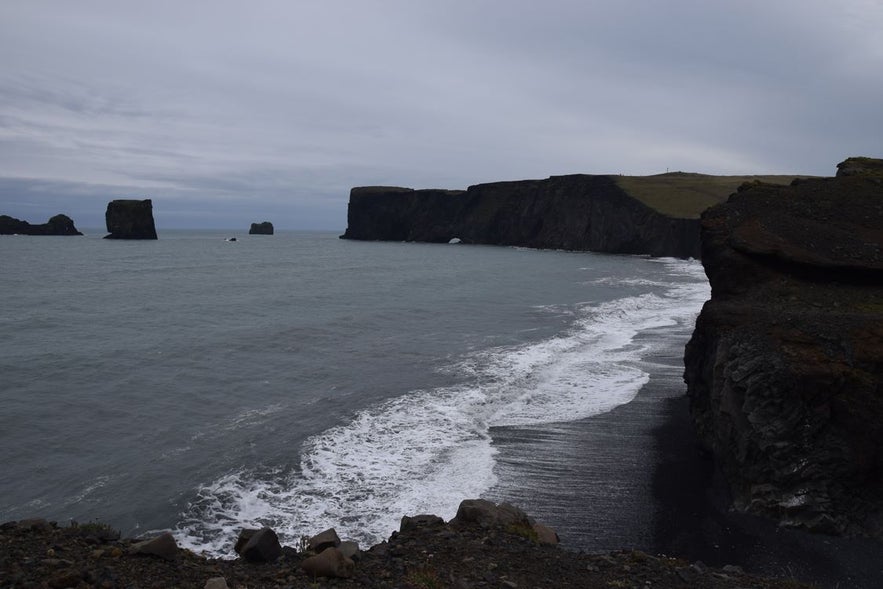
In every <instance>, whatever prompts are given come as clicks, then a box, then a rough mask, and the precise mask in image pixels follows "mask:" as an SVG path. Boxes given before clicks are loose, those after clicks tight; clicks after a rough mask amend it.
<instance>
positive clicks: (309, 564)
mask: <svg viewBox="0 0 883 589" xmlns="http://www.w3.org/2000/svg"><path fill="white" fill-rule="evenodd" d="M300 566H301V568H302V569H303V570H304V572H305V573H307V574H308V575H312V576H313V577H329V578H339V579H346V578H349V577H352V576H353V570H354V569H355V563H354V562H353V561H352V560H350V559H349V558H347V557H345V556H344V555H343V553H342V552H341V551H340V550H338V549H337V548H335V547H333V546H332V547H329V548H326V549H325V550H323V551H322V552H321V553H319V554H317V555H316V556H311V557H309V558H307V559H305V560H304V561H303V562H302V563H301V565H300Z"/></svg>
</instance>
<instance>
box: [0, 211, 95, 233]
mask: <svg viewBox="0 0 883 589" xmlns="http://www.w3.org/2000/svg"><path fill="white" fill-rule="evenodd" d="M15 234H18V235H82V233H80V232H79V231H77V228H76V227H74V222H73V220H72V219H71V218H70V217H68V216H67V215H55V216H54V217H52V218H50V219H49V221H48V222H46V223H43V224H42V225H31V224H30V223H28V222H27V221H20V220H18V219H15V218H13V217H10V216H8V215H0V235H15Z"/></svg>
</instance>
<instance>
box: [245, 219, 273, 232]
mask: <svg viewBox="0 0 883 589" xmlns="http://www.w3.org/2000/svg"><path fill="white" fill-rule="evenodd" d="M248 234H249V235H273V224H272V223H270V222H269V221H264V222H263V223H252V224H251V227H250V228H249V230H248Z"/></svg>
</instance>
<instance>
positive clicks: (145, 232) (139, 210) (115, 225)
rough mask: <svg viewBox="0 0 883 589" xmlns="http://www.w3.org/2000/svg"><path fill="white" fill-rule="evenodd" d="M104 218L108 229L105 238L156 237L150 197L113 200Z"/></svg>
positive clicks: (108, 205)
mask: <svg viewBox="0 0 883 589" xmlns="http://www.w3.org/2000/svg"><path fill="white" fill-rule="evenodd" d="M104 219H105V223H106V224H107V231H108V235H105V236H104V238H105V239H156V226H155V224H154V221H153V202H152V201H151V200H150V199H145V200H132V199H120V200H112V201H110V202H109V203H108V204H107V211H106V212H105V214H104Z"/></svg>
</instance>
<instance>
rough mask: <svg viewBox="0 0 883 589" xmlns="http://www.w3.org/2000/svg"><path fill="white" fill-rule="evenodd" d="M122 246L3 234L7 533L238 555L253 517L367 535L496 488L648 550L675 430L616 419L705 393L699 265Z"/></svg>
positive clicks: (1, 514)
mask: <svg viewBox="0 0 883 589" xmlns="http://www.w3.org/2000/svg"><path fill="white" fill-rule="evenodd" d="M87 233H89V232H87ZM102 235H103V233H101V232H98V231H95V232H91V233H90V234H88V235H86V236H84V237H25V236H2V237H0V260H2V262H0V264H2V266H0V267H2V282H0V293H2V296H0V333H2V340H0V404H2V410H0V465H2V471H3V476H2V477H0V521H6V520H12V519H20V518H25V517H45V518H48V519H51V520H56V521H59V523H67V522H69V521H70V520H76V521H79V522H88V521H93V520H100V521H102V522H106V523H109V524H111V525H112V526H114V527H116V528H117V529H119V530H120V531H121V532H122V533H123V534H124V535H127V536H131V535H137V534H144V533H148V532H151V531H156V530H171V531H172V532H173V533H174V534H175V536H176V538H177V540H178V542H179V544H180V545H182V546H186V547H188V548H191V549H193V550H196V551H201V552H205V553H206V554H210V555H215V556H226V557H232V556H234V554H233V553H232V545H233V542H234V540H235V538H236V535H237V534H238V531H239V530H240V529H241V528H244V527H260V526H263V525H269V526H271V527H273V528H274V529H275V530H276V531H277V532H278V533H279V534H280V536H281V540H282V541H283V543H288V544H291V545H296V544H297V541H298V539H299V538H300V537H301V536H304V535H311V534H315V533H317V532H319V531H322V530H324V529H326V528H328V527H334V528H335V529H336V530H337V532H338V534H340V535H341V537H347V538H352V539H355V540H357V541H359V542H360V543H362V544H363V545H370V544H374V543H377V542H379V541H381V540H383V539H385V538H386V537H388V536H389V534H390V533H391V532H392V531H393V530H395V529H397V528H398V525H399V520H400V518H401V516H402V515H415V514H418V513H432V514H436V515H440V516H442V517H443V518H445V519H449V518H451V517H453V516H454V514H455V513H456V509H457V506H458V504H459V503H460V501H461V500H462V499H465V498H475V497H486V498H489V499H492V500H495V501H504V500H506V501H511V502H514V503H516V504H518V505H519V506H521V507H522V508H524V509H525V510H526V511H527V512H528V513H530V514H532V515H534V516H535V517H537V518H538V519H540V520H542V521H545V522H546V523H549V524H550V525H552V526H553V527H556V529H558V531H559V534H560V535H561V537H562V542H563V543H564V544H565V545H566V546H569V547H571V548H576V549H586V550H610V549H616V548H621V547H624V546H630V547H641V546H647V545H648V544H649V543H650V539H649V536H648V535H649V534H651V533H652V530H653V526H654V521H653V520H654V518H655V517H658V514H656V512H655V511H654V508H653V507H652V498H651V497H650V490H649V488H650V486H651V483H652V477H653V476H654V473H653V465H654V463H655V460H656V457H657V454H658V453H659V449H658V448H656V447H655V446H654V443H653V436H652V435H651V434H650V432H649V429H650V428H651V427H653V426H654V424H657V425H658V423H657V422H658V420H657V421H653V420H652V419H650V420H649V421H648V422H647V424H646V429H647V430H648V431H647V435H629V436H623V435H621V434H622V432H623V431H626V430H628V431H635V427H645V426H643V425H640V424H639V425H637V426H636V425H635V423H632V424H630V425H628V428H626V424H625V422H624V421H617V420H618V419H619V418H618V417H617V416H618V415H619V414H620V413H617V412H621V413H622V414H623V415H626V413H627V412H624V411H623V408H629V407H631V408H634V407H637V404H639V403H640V404H641V406H642V407H644V409H642V411H643V413H642V415H654V414H658V413H660V412H661V410H662V407H663V403H664V401H666V400H667V399H673V398H677V397H680V396H682V395H683V393H684V390H685V387H684V385H683V382H682V381H681V372H682V367H681V358H682V355H683V346H684V344H685V343H686V341H687V339H688V338H689V334H690V332H691V331H692V327H693V324H694V321H695V317H696V315H697V314H698V312H699V310H700V308H701V306H702V303H703V302H704V301H705V300H706V299H707V298H708V297H709V288H708V283H707V280H706V278H705V275H704V273H703V270H702V267H701V264H700V263H699V262H697V261H694V260H686V261H685V260H675V259H667V258H657V259H654V258H647V257H640V256H617V255H605V254H595V253H586V252H579V253H577V252H562V251H538V250H530V249H523V248H511V247H493V246H466V245H462V244H457V245H438V244H416V243H380V242H356V241H346V240H340V239H338V237H337V235H338V234H337V233H322V232H319V233H314V232H277V234H276V235H274V236H248V235H237V238H238V240H237V241H235V242H231V241H227V240H226V239H225V238H226V237H229V236H231V235H233V234H232V233H229V232H227V233H225V232H218V231H165V232H161V233H160V238H159V240H157V241H111V240H103V239H101V238H100V237H101V236H102ZM648 383H653V387H654V388H653V390H654V391H656V393H654V394H653V395H648V394H646V393H647V391H648V390H649V389H648V388H647V386H648ZM642 391H644V393H642ZM623 419H625V417H623ZM633 421H634V420H633ZM629 506H631V507H629ZM618 517H619V518H621V517H626V518H629V523H628V525H621V524H622V522H620V521H618V520H617V518H618Z"/></svg>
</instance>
